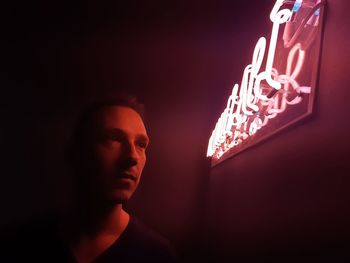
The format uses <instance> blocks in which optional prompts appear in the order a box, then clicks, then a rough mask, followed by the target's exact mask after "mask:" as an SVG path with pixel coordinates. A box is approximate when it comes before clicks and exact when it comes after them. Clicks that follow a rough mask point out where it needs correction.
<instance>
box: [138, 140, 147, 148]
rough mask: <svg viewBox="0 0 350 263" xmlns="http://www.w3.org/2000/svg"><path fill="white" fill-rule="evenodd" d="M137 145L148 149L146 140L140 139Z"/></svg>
mask: <svg viewBox="0 0 350 263" xmlns="http://www.w3.org/2000/svg"><path fill="white" fill-rule="evenodd" d="M136 145H137V146H138V147H140V148H142V149H146V148H147V145H148V144H147V142H146V141H139V142H137V143H136Z"/></svg>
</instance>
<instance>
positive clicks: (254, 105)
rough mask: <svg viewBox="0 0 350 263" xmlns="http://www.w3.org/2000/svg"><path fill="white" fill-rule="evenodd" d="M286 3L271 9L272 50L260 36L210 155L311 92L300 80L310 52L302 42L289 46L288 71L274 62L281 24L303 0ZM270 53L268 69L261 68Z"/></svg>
mask: <svg viewBox="0 0 350 263" xmlns="http://www.w3.org/2000/svg"><path fill="white" fill-rule="evenodd" d="M282 5H283V0H277V1H276V2H275V4H274V6H273V8H272V10H271V13H270V20H271V21H272V23H273V24H272V31H271V37H270V42H269V46H268V50H266V46H267V41H266V38H265V37H261V38H259V40H258V41H257V43H256V46H255V49H254V52H253V57H252V62H251V64H249V65H247V66H246V67H245V69H244V72H243V77H242V80H241V84H240V85H238V84H234V85H233V88H232V92H231V94H230V96H229V98H228V100H227V104H226V108H225V110H224V111H223V112H222V113H221V115H220V117H219V119H218V121H217V123H216V125H215V128H214V130H213V132H212V134H211V137H210V139H209V144H208V150H207V156H208V157H212V156H215V157H216V158H217V159H219V158H220V157H221V156H222V155H223V154H224V153H225V152H227V151H228V150H230V149H231V148H233V147H236V146H237V145H239V144H240V143H242V142H243V141H244V140H246V139H247V138H249V137H250V136H253V135H254V134H255V133H257V132H258V131H259V130H260V129H261V128H262V127H264V126H266V125H267V124H268V122H269V120H271V119H273V118H275V117H276V116H277V115H278V114H281V113H282V112H284V111H285V110H286V108H287V107H288V105H296V104H298V103H300V102H301V101H302V96H301V95H302V94H303V93H306V94H307V93H310V92H311V88H310V87H309V86H301V85H300V84H299V83H298V81H297V78H298V76H299V74H300V72H301V71H302V69H303V65H304V60H305V53H306V51H305V50H303V48H302V45H301V44H300V43H295V44H294V45H293V46H292V47H291V49H290V50H289V53H288V56H287V61H286V66H285V73H280V72H278V70H277V69H276V68H275V67H274V66H273V65H274V60H275V53H276V45H277V40H278V35H279V30H280V26H281V25H282V24H285V23H286V22H288V21H290V19H291V17H292V15H293V12H294V13H295V12H297V11H298V9H299V8H298V6H296V5H299V7H300V5H301V1H297V2H296V4H295V6H294V7H293V8H291V9H288V8H283V9H281V7H282ZM315 15H316V14H315ZM315 26H316V24H315ZM266 53H267V57H266V65H265V70H261V68H262V64H263V60H264V57H265V54H266Z"/></svg>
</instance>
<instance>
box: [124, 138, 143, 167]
mask: <svg viewBox="0 0 350 263" xmlns="http://www.w3.org/2000/svg"><path fill="white" fill-rule="evenodd" d="M123 153H124V154H123V155H124V159H125V165H126V166H128V167H131V166H135V165H136V164H137V163H138V160H139V154H138V152H137V150H136V147H135V145H134V144H133V143H132V142H126V143H125V145H124V150H123Z"/></svg>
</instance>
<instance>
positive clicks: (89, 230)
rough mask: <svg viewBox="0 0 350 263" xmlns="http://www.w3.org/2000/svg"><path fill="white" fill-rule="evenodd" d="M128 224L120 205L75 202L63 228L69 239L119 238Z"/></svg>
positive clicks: (126, 216)
mask: <svg viewBox="0 0 350 263" xmlns="http://www.w3.org/2000/svg"><path fill="white" fill-rule="evenodd" d="M128 222H129V214H128V213H127V212H126V211H125V210H124V209H123V207H122V204H120V203H108V202H103V201H101V200H97V199H94V200H87V199H85V200H83V201H81V200H80V201H79V200H77V201H76V202H75V204H74V205H73V206H72V209H71V212H70V213H69V215H68V217H67V220H66V223H65V228H66V231H68V235H69V239H71V240H74V239H75V240H77V239H80V238H81V237H83V236H85V237H90V238H96V237H98V236H101V235H113V236H119V235H120V234H121V233H122V232H123V230H124V229H125V228H126V226H127V224H128Z"/></svg>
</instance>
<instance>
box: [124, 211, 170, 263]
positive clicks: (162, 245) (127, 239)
mask: <svg viewBox="0 0 350 263" xmlns="http://www.w3.org/2000/svg"><path fill="white" fill-rule="evenodd" d="M119 244H120V245H122V246H125V247H124V251H130V252H131V253H133V256H134V257H138V258H140V259H141V258H142V259H148V260H152V261H153V262H176V253H175V249H174V248H173V246H172V245H171V244H170V242H169V241H168V240H167V239H166V238H164V237H162V236H161V235H160V234H158V233H157V232H155V231H154V230H152V229H151V228H150V227H148V226H147V225H146V224H144V223H143V222H141V221H140V220H139V219H137V218H136V217H134V216H130V222H129V224H128V226H127V229H126V230H125V232H124V235H123V236H122V237H121V240H120V243H119ZM136 261H137V260H136Z"/></svg>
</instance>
